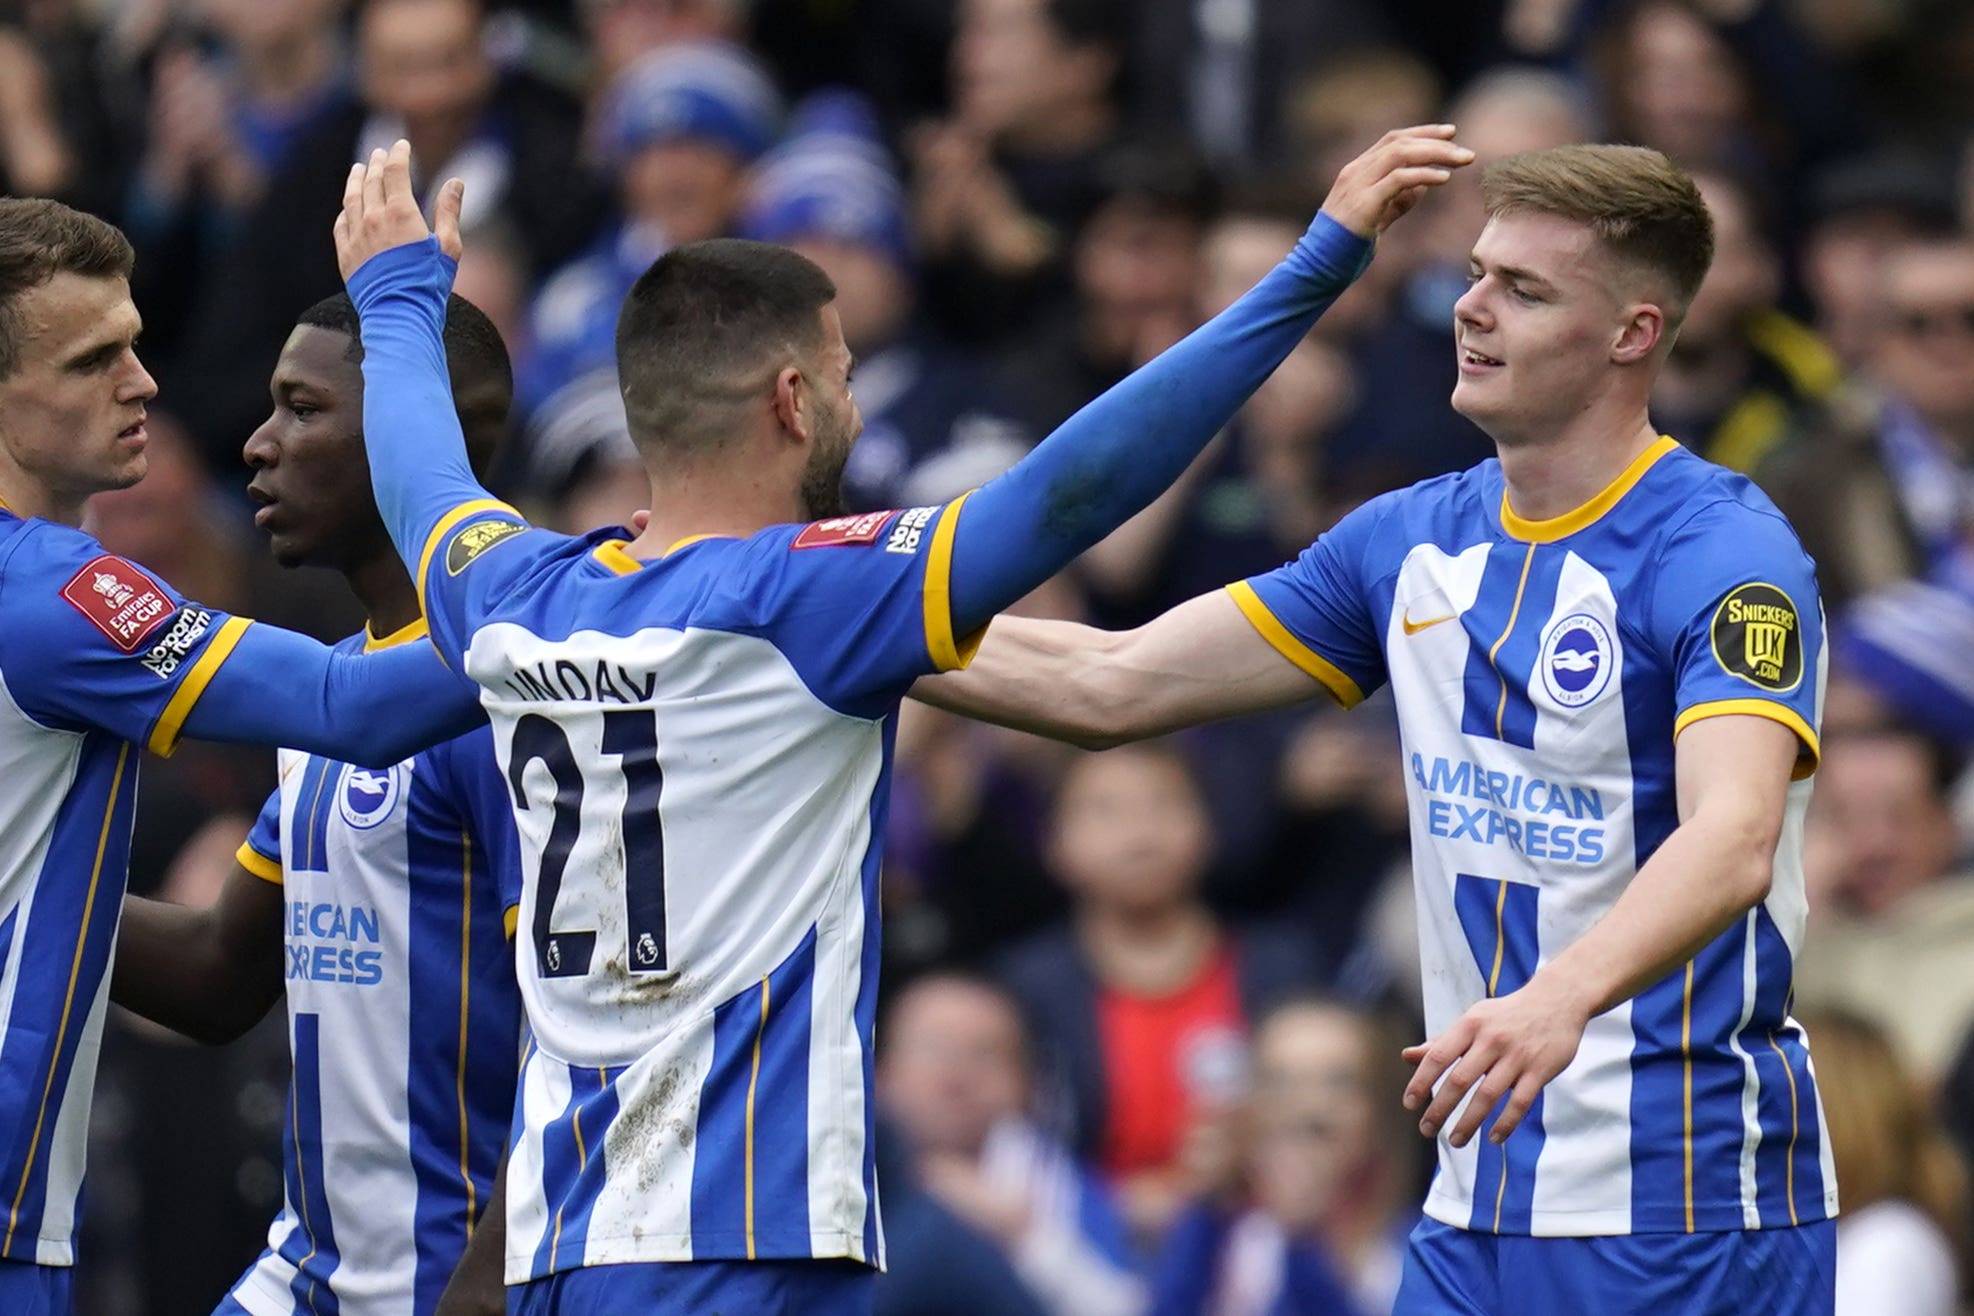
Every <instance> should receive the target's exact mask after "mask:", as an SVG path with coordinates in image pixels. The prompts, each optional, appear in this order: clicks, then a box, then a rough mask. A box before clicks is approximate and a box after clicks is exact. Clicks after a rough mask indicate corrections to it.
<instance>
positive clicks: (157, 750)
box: [150, 617, 253, 758]
mask: <svg viewBox="0 0 1974 1316" xmlns="http://www.w3.org/2000/svg"><path fill="white" fill-rule="evenodd" d="M251 625H253V623H252V622H250V621H248V620H247V619H246V618H245V617H228V618H227V619H226V620H225V621H223V622H221V623H220V624H219V629H218V630H217V631H215V632H214V633H213V637H212V638H211V639H210V640H207V641H206V647H205V648H204V649H203V650H202V651H200V653H199V658H198V661H197V662H195V663H193V664H192V666H191V667H190V668H188V669H187V670H186V672H185V675H183V676H181V677H179V678H178V688H177V689H176V690H174V691H172V692H171V699H170V700H169V701H168V702H167V703H166V704H165V706H164V712H162V713H160V714H158V722H157V725H156V726H154V727H152V728H151V742H150V750H151V752H152V753H153V754H162V755H164V756H165V757H167V758H169V757H170V756H171V753H172V751H173V750H175V749H177V748H178V737H179V734H180V733H181V732H183V731H184V730H185V719H186V718H188V717H190V716H191V715H192V706H193V705H194V704H197V703H198V702H199V696H200V695H202V694H204V693H205V692H206V687H207V686H209V685H211V684H212V679H213V677H214V676H216V675H218V674H219V669H220V667H221V665H223V664H224V663H225V662H226V659H227V657H228V656H229V655H230V654H232V652H233V650H234V648H235V647H236V646H237V645H238V644H239V643H240V637H241V636H242V635H245V634H246V633H247V627H249V626H251Z"/></svg>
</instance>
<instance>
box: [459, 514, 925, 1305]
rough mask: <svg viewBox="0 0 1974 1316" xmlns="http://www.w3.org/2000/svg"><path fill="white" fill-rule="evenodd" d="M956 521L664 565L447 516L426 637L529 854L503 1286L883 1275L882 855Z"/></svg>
mask: <svg viewBox="0 0 1974 1316" xmlns="http://www.w3.org/2000/svg"><path fill="white" fill-rule="evenodd" d="M956 507H957V505H955V507H953V508H938V507H923V508H916V509H913V510H910V511H904V512H878V513H872V514H870V515H867V516H861V517H845V518H840V519H838V520H836V521H825V522H818V523H816V524H815V525H811V526H808V527H801V526H779V527H774V528H771V529H768V530H764V531H762V532H760V533H758V534H756V535H753V536H751V537H749V538H746V539H701V540H695V541H688V542H686V543H684V544H682V545H679V546H677V547H675V549H674V550H673V551H672V552H671V553H670V554H668V555H667V556H666V557H664V558H663V559H661V560H658V561H653V562H639V561H637V560H635V559H632V558H630V557H629V556H627V555H626V554H625V553H624V552H623V548H622V545H621V543H620V542H618V541H609V540H607V539H606V538H604V537H602V536H590V537H588V538H586V539H571V538H569V537H567V536H563V535H557V534H553V533H551V532H548V531H544V530H538V529H533V528H531V527H527V526H525V525H524V524H523V523H522V522H520V520H519V519H518V518H517V517H516V516H515V515H514V513H513V512H512V511H511V510H510V509H507V508H505V507H503V506H501V505H500V504H497V503H485V502H481V503H469V504H466V505H464V506H462V507H460V508H458V509H456V510H455V511H454V513H453V514H451V515H449V516H447V517H445V518H444V519H442V520H441V521H440V522H439V523H438V525H437V527H436V529H435V530H434V532H433V534H432V537H431V541H430V544H429V546H428V552H427V554H426V561H427V563H428V564H429V565H428V570H427V571H425V572H421V573H420V576H421V578H422V579H424V580H426V581H427V582H430V581H433V580H437V579H444V581H445V585H446V588H445V589H444V590H443V597H441V593H442V591H441V590H440V589H439V588H438V587H437V586H436V585H434V586H433V587H432V589H431V595H430V615H431V617H432V627H433V638H434V640H435V641H436V642H437V643H438V645H439V649H440V652H441V653H443V654H446V655H448V656H449V657H452V656H463V660H464V662H463V665H464V667H465V669H466V671H467V673H468V674H469V675H471V676H472V677H473V679H474V680H475V681H477V682H478V683H479V685H480V686H481V688H482V691H483V701H484V703H485V705H486V707H487V709H488V712H489V713H490V715H491V720H492V725H493V732H494V739H495V743H496V745H497V747H498V753H499V757H500V763H501V769H502V771H503V773H504V774H505V777H506V781H507V785H508V787H509V788H510V790H511V793H512V801H513V805H514V808H515V811H516V821H517V825H518V831H519V835H520V841H521V848H522V854H523V878H524V886H523V893H522V899H521V918H520V928H519V932H518V935H517V939H516V958H517V961H518V964H519V974H520V978H521V991H522V996H523V999H524V1000H525V1002H526V1006H527V1013H528V1022H529V1026H530V1029H531V1033H532V1038H533V1044H532V1045H531V1046H530V1048H529V1050H528V1053H527V1056H526V1059H525V1061H524V1063H523V1066H522V1075H521V1097H520V1109H519V1112H518V1117H517V1121H516V1124H517V1133H516V1141H515V1145H514V1147H513V1149H512V1154H511V1158H510V1161H509V1165H508V1178H507V1193H508V1257H507V1278H508V1281H509V1282H510V1283H519V1282H523V1281H525V1280H528V1279H532V1278H536V1277H539V1276H543V1275H547V1274H550V1273H552V1272H555V1271H558V1270H566V1269H571V1268H574V1267H578V1266H585V1265H606V1264H612V1263H618V1262H648V1261H683V1260H705V1259H738V1258H745V1259H753V1258H795V1257H849V1258H854V1259H856V1260H859V1261H864V1262H868V1263H870V1264H873V1265H878V1264H881V1263H882V1258H883V1243H882V1241H881V1233H880V1229H879V1224H878V1202H877V1189H876V1178H875V1166H874V1161H873V1155H872V1151H873V1148H872V1109H871V1102H872V1097H871V1080H872V1052H871V1045H872V1040H871V1035H872V1027H873V1023H874V1014H875V1008H876V988H877V963H878V900H877V882H878V865H879V843H880V838H881V836H882V834H883V830H884V813H885V806H886V800H887V797H888V794H889V792H888V789H887V786H888V779H889V775H890V771H891V744H892V732H893V725H894V716H893V715H894V714H895V712H896V709H897V706H898V702H899V700H900V699H901V698H902V696H903V695H904V692H905V690H906V689H907V688H908V687H909V686H910V684H911V682H912V681H913V679H915V678H916V677H918V676H920V675H922V674H924V673H926V672H930V671H933V670H935V669H939V668H947V667H954V666H958V665H959V664H960V663H961V661H962V650H963V648H964V646H963V645H962V644H960V643H959V642H958V641H957V640H956V639H955V637H954V636H953V634H952V630H951V621H950V616H951V609H950V606H949V605H948V603H947V602H946V590H947V585H948V576H949V572H950V566H951V560H952V542H953V532H954V527H955V525H956V523H957V510H956ZM442 573H443V576H442Z"/></svg>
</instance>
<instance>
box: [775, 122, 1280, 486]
mask: <svg viewBox="0 0 1974 1316" xmlns="http://www.w3.org/2000/svg"><path fill="white" fill-rule="evenodd" d="M1304 213H1307V211H1305V212H1304ZM740 231H741V234H742V236H744V237H750V238H756V239H759V240H760V241H763V242H779V243H781V244H782V245H784V246H788V247H792V248H794V249H795V250H796V251H798V252H800V253H801V254H802V255H804V256H807V257H808V258H809V259H810V260H812V261H814V262H815V263H816V264H817V265H819V266H821V267H822V271H823V273H825V274H827V275H829V277H830V281H831V282H833V283H834V284H835V285H836V302H835V305H836V309H837V313H838V315H840V316H841V317H842V320H843V338H844V341H845V342H847V343H848V344H849V345H850V350H851V351H852V352H854V353H856V355H857V404H858V406H859V407H861V408H862V410H863V413H864V432H863V435H862V436H861V437H860V438H859V439H858V440H857V446H856V448H855V449H854V450H852V452H851V454H850V462H849V464H848V465H847V466H846V467H845V468H844V471H843V482H844V497H845V500H846V502H847V503H848V505H849V507H850V509H851V510H852V511H860V512H861V511H874V510H876V509H878V508H884V507H903V506H907V505H912V504H920V503H931V502H938V501H941V500H943V499H947V498H952V497H956V496H957V495H959V494H961V493H964V492H965V491H966V490H968V489H971V488H975V487H977V486H979V485H982V484H985V483H986V482H987V481H988V480H990V479H992V478H993V477H994V476H996V475H999V474H1000V473H1001V472H1002V471H1004V470H1006V469H1007V468H1008V467H1010V466H1012V465H1014V463H1015V462H1016V461H1018V460H1020V458H1021V455H1022V454H1023V453H1025V452H1027V451H1028V449H1029V448H1030V447H1032V446H1033V439H1032V438H1031V437H1030V433H1029V431H1028V430H1027V429H1025V428H1024V427H1023V426H1021V425H1020V424H1019V423H1018V422H1016V421H1015V420H1014V419H1013V418H1012V417H1011V416H1010V415H1009V414H1008V408H1007V407H1006V406H1005V405H1004V404H1003V403H1002V402H1001V401H1000V399H999V397H998V396H997V394H996V391H995V390H994V389H993V387H992V383H991V380H990V379H989V378H988V375H987V372H985V371H984V370H982V369H981V367H980V365H979V364H978V361H977V358H976V357H975V355H974V354H970V353H965V352H961V351H959V350H957V349H955V348H954V347H953V346H952V345H951V344H950V343H948V342H947V341H945V339H944V338H943V336H941V335H940V334H938V333H937V332H936V331H934V330H933V329H932V328H931V327H930V326H929V325H927V324H926V323H925V321H924V319H923V318H922V317H920V316H919V315H918V314H917V310H918V308H917V292H916V288H915V285H914V276H915V274H916V268H915V265H916V261H915V253H914V251H913V244H912V236H911V220H910V216H909V214H908V208H907V202H906V197H905V194H904V189H903V187H902V185H901V184H900V183H899V181H898V177H897V175H896V173H895V172H894V171H893V168H892V163H891V158H890V156H889V155H888V154H887V152H886V151H885V148H884V142H883V138H882V136H881V135H880V132H879V127H878V123H877V118H876V112H875V110H874V109H873V107H872V106H871V104H870V102H869V101H867V100H866V99H865V98H864V97H862V96H860V95H858V94H857V93H855V92H851V91H847V90H842V89H836V90H830V91H823V92H817V93H815V94H814V95H812V96H810V97H809V98H808V99H807V100H805V101H804V102H802V104H801V105H799V106H797V107H796V110H795V113H794V115H793V116H792V120H791V127H790V130H789V134H788V136H787V138H786V139H784V141H783V142H782V144H781V145H780V146H779V147H777V148H776V149H775V150H774V152H773V153H772V154H770V155H769V156H768V157H767V158H766V159H765V160H764V161H763V162H762V165H761V168H760V169H759V170H758V171H757V173H756V175H755V178H754V183H753V187H752V190H751V193H750V196H749V200H748V203H747V207H746V211H745V213H744V214H743V216H742V218H741V222H740ZM1300 233H1301V230H1300V229H1298V230H1297V236H1300ZM1290 245H1293V240H1291V243H1290ZM1282 250H1283V251H1287V250H1288V248H1287V247H1284V248H1282ZM1280 254H1281V253H1280V252H1278V253H1276V255H1277V257H1278V258H1279V256H1280ZM1270 268H1273V266H1272V265H1271V266H1270ZM1264 272H1265V271H1264ZM1243 291H1245V289H1243Z"/></svg>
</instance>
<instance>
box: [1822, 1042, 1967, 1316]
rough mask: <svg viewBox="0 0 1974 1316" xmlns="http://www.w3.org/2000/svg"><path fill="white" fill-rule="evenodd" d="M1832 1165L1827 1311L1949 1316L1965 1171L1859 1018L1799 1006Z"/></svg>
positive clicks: (1956, 1283) (1895, 1056) (1885, 1048)
mask: <svg viewBox="0 0 1974 1316" xmlns="http://www.w3.org/2000/svg"><path fill="white" fill-rule="evenodd" d="M1801 1023H1802V1025H1803V1027H1804V1028H1805V1029H1806V1030H1807V1031H1808V1032H1809V1033H1810V1035H1811V1036H1813V1037H1814V1038H1815V1039H1816V1077H1817V1086H1818V1087H1819V1088H1820V1089H1821V1090H1822V1093H1823V1115H1824V1119H1825V1121H1826V1128H1827V1130H1828V1132H1829V1137H1830V1152H1831V1157H1832V1159H1833V1160H1835V1161H1836V1164H1837V1194H1838V1198H1839V1200H1840V1201H1842V1202H1843V1204H1844V1214H1843V1215H1842V1216H1840V1217H1838V1220H1837V1309H1836V1310H1837V1316H1955V1313H1957V1312H1958V1311H1960V1292H1961V1256H1962V1255H1963V1249H1964V1247H1965V1246H1966V1242H1967V1227H1968V1186H1967V1168H1966V1166H1965V1165H1964V1164H1962V1162H1961V1160H1960V1157H1959V1154H1958V1153H1957V1151H1956V1150H1955V1148H1954V1146H1953V1144H1952V1143H1951V1142H1949V1141H1948V1139H1947V1135H1946V1131H1945V1130H1944V1129H1943V1128H1941V1126H1940V1121H1939V1119H1938V1117H1936V1116H1935V1115H1934V1114H1933V1113H1932V1112H1931V1111H1930V1110H1929V1109H1928V1107H1927V1102H1926V1098H1925V1096H1924V1095H1923V1093H1922V1092H1921V1090H1920V1088H1919V1085H1918V1084H1917V1083H1915V1082H1914V1080H1913V1076H1912V1071H1911V1070H1910V1069H1909V1068H1908V1067H1907V1066H1906V1065H1905V1064H1904V1063H1902V1062H1901V1060H1900V1057H1899V1053H1898V1050H1897V1048H1895V1047H1894V1046H1893V1045H1892V1043H1891V1040H1890V1039H1889V1038H1888V1037H1887V1036H1886V1035H1885V1033H1884V1032H1883V1031H1882V1030H1881V1029H1879V1028H1878V1027H1877V1026H1876V1025H1874V1024H1872V1023H1871V1022H1870V1021H1869V1020H1867V1019H1865V1018H1863V1017H1861V1016H1859V1015H1856V1014H1852V1013H1850V1012H1849V1011H1845V1010H1841V1009H1822V1010H1805V1011H1804V1012H1803V1015H1802V1018H1801Z"/></svg>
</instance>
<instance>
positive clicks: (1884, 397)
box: [1757, 238, 1974, 603]
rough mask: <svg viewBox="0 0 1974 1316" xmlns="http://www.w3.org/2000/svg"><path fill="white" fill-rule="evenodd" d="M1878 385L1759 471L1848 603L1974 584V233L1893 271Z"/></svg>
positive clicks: (1900, 250) (1916, 252) (1830, 587)
mask: <svg viewBox="0 0 1974 1316" xmlns="http://www.w3.org/2000/svg"><path fill="white" fill-rule="evenodd" d="M1870 358H1871V369H1870V373H1871V375H1872V377H1873V380H1874V382H1875V384H1876V385H1877V388H1876V389H1875V390H1873V391H1869V392H1864V393H1861V394H1860V395H1858V396H1856V397H1853V398H1849V399H1845V400H1840V402H1839V404H1838V405H1837V406H1836V407H1834V408H1833V410H1832V411H1831V412H1830V414H1829V416H1828V423H1827V424H1826V425H1823V426H1821V427H1819V428H1818V430H1817V431H1815V432H1813V433H1812V434H1810V435H1809V436H1808V437H1807V438H1806V440H1805V441H1804V442H1803V443H1801V444H1798V445H1795V447H1794V449H1793V450H1790V451H1784V452H1782V453H1779V454H1778V455H1777V457H1776V460H1775V461H1774V462H1773V463H1771V464H1770V466H1769V468H1768V469H1765V470H1763V471H1760V472H1758V473H1757V474H1758V476H1759V478H1760V479H1761V481H1762V483H1763V486H1764V487H1765V488H1767V489H1768V490H1769V491H1770V493H1771V494H1772V495H1773V496H1774V498H1775V500H1776V502H1777V504H1778V505H1780V506H1781V508H1782V510H1783V511H1784V512H1785V513H1787V514H1788V515H1789V518H1790V520H1791V521H1792V522H1793V523H1794V524H1795V526H1796V527H1797V530H1798V532H1799V533H1800V534H1801V535H1802V538H1803V545H1804V547H1805V548H1806V549H1808V550H1809V552H1810V554H1811V556H1813V557H1814V558H1815V559H1816V562H1817V569H1818V576H1819V578H1820V579H1821V581H1822V582H1823V588H1824V590H1825V593H1826V596H1827V597H1829V598H1831V599H1832V600H1833V601H1834V602H1838V603H1842V602H1845V601H1847V600H1849V599H1851V598H1854V597H1856V596H1857V595H1858V594H1860V593H1862V592H1863V591H1865V590H1868V589H1872V588H1876V587H1879V586H1883V585H1889V584H1892V583H1894V582H1895V581H1896V580H1898V579H1901V578H1903V577H1906V576H1913V575H1921V574H1924V575H1927V576H1929V577H1931V578H1933V579H1935V580H1938V581H1944V582H1952V583H1955V584H1956V585H1958V586H1959V587H1961V588H1963V589H1966V588H1974V239H1967V238H1942V239H1924V238H1922V239H1919V240H1916V241H1912V242H1908V243H1905V244H1903V245H1901V246H1899V247H1897V248H1895V249H1894V250H1893V251H1892V253H1891V254H1890V256H1889V257H1888V259H1887V260H1886V264H1885V273H1884V283H1883V291H1882V316H1881V319H1880V329H1879V332H1878V336H1877V341H1876V343H1875V345H1874V346H1873V348H1872V350H1871V353H1870Z"/></svg>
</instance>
